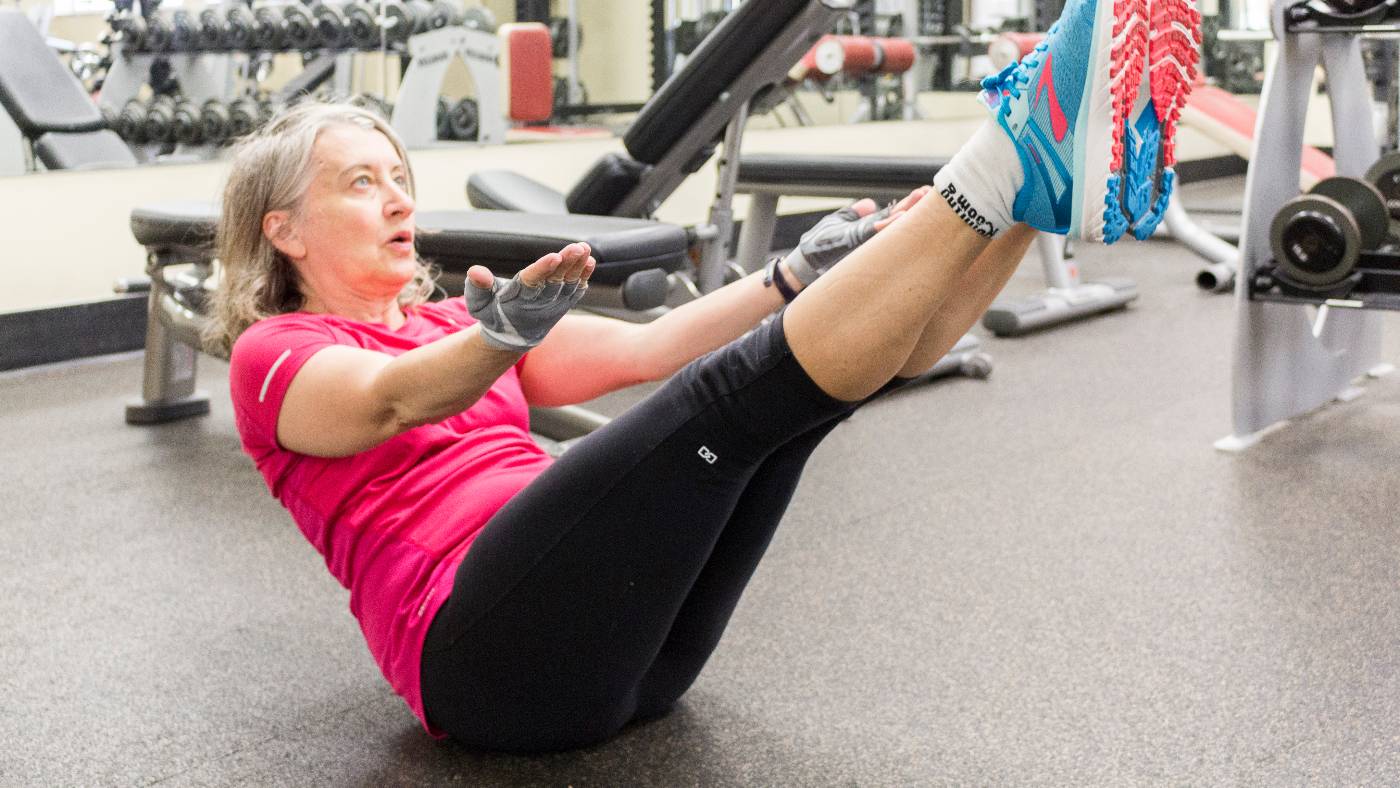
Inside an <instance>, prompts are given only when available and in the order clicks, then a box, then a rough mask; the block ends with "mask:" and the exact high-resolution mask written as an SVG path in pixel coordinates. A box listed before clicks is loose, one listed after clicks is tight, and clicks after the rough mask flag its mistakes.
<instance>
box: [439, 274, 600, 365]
mask: <svg viewBox="0 0 1400 788" xmlns="http://www.w3.org/2000/svg"><path fill="white" fill-rule="evenodd" d="M586 290H588V285H587V284H584V283H582V282H545V283H544V284H542V285H539V286H537V287H530V286H529V285H527V284H525V283H524V282H522V281H521V280H520V274H516V275H515V276H513V277H511V278H510V279H503V278H501V277H499V276H498V277H496V278H495V281H494V282H492V283H491V289H490V290H486V289H483V288H480V287H477V286H476V285H474V284H472V283H471V281H470V280H468V281H467V290H466V293H464V295H465V296H466V299H467V311H468V312H470V313H471V316H472V317H474V318H476V319H477V321H479V322H480V323H481V336H482V337H483V338H484V339H485V340H486V344H488V345H490V346H491V347H494V348H498V349H500V350H513V351H516V352H520V353H523V352H525V351H526V350H529V349H530V348H532V347H534V346H535V345H538V344H539V343H540V342H542V341H543V340H544V337H545V335H546V334H548V333H549V330H550V329H551V328H554V324H555V323H558V322H559V319H560V318H562V317H563V316H564V315H565V313H567V312H568V311H569V310H570V309H573V308H574V305H575V304H577V303H578V302H579V299H581V298H583V294H584V292H585V291H586Z"/></svg>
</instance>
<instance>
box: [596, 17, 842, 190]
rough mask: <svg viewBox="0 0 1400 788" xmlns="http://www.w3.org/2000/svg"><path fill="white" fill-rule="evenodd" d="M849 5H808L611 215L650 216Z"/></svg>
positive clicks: (645, 175)
mask: <svg viewBox="0 0 1400 788" xmlns="http://www.w3.org/2000/svg"><path fill="white" fill-rule="evenodd" d="M849 6H850V3H849V2H848V1H847V0H819V1H818V2H813V3H809V4H808V5H807V7H806V8H804V9H803V10H802V11H801V12H799V13H798V14H797V15H796V16H795V17H793V19H792V21H791V22H789V23H788V24H787V26H786V27H784V28H783V31H782V32H781V33H780V34H779V35H778V36H777V38H775V39H774V43H773V44H771V45H770V46H769V47H768V48H767V49H765V50H764V51H763V53H762V54H761V55H759V56H758V57H757V58H755V59H754V61H753V62H752V63H750V64H749V65H748V67H747V68H745V69H744V71H743V73H741V74H740V75H739V77H738V78H737V79H736V80H734V82H733V83H732V84H731V85H730V86H729V88H728V89H727V90H726V91H725V92H724V93H722V94H720V97H719V100H718V101H716V102H715V103H714V104H713V105H711V107H710V109H709V110H708V111H707V112H706V113H705V114H704V115H702V116H701V117H700V119H699V120H698V121H697V122H696V123H694V124H693V125H692V126H691V127H690V129H689V130H688V131H686V133H685V134H684V135H682V137H681V138H680V139H679V140H677V141H676V144H674V145H672V146H671V149H670V150H669V151H667V152H666V155H665V156H663V157H662V158H661V161H659V162H656V165H655V166H654V167H652V168H650V169H649V170H647V172H646V173H645V174H644V175H642V177H641V179H640V181H639V182H638V183H637V185H636V186H635V187H633V189H632V190H631V191H630V192H629V193H628V194H627V196H626V197H624V198H623V199H622V201H621V202H620V203H619V204H618V206H617V208H616V209H614V210H613V214H614V215H616V216H651V215H652V213H653V212H655V211H656V209H657V207H658V206H660V205H661V202H662V201H663V200H664V199H666V197H668V196H670V194H671V193H672V192H674V191H675V190H676V187H678V186H680V184H681V182H682V181H684V180H685V179H686V178H687V177H689V176H690V173H689V172H686V166H687V165H689V164H690V163H691V162H692V161H694V159H695V154H696V152H697V151H699V150H701V149H702V148H704V147H705V146H706V145H708V144H710V143H711V142H713V141H714V140H715V139H717V138H718V137H719V135H720V132H721V131H723V130H724V128H725V127H726V126H729V125H730V123H731V121H732V120H733V118H734V117H735V116H736V115H737V114H738V113H739V111H740V109H741V108H742V107H743V106H744V105H745V104H747V103H748V102H749V100H750V99H751V98H752V97H753V96H754V94H755V93H757V92H758V91H759V90H760V89H762V88H763V87H764V86H765V85H769V84H772V83H773V82H774V81H775V78H778V77H781V75H782V74H784V73H786V72H787V69H788V68H789V67H790V66H791V65H792V64H793V63H796V62H797V61H798V60H799V59H801V57H802V55H803V53H804V52H805V51H806V45H807V36H806V32H807V31H809V30H822V29H825V28H826V26H827V25H829V24H831V23H832V22H833V21H835V19H836V17H837V16H838V15H840V13H841V12H843V11H845V10H847V9H848V8H849Z"/></svg>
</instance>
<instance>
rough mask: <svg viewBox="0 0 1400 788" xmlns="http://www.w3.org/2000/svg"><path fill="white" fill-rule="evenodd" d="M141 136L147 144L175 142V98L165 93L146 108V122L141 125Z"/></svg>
mask: <svg viewBox="0 0 1400 788" xmlns="http://www.w3.org/2000/svg"><path fill="white" fill-rule="evenodd" d="M141 136H143V137H145V138H146V142H174V141H175V97H174V96H172V95H170V94H168V93H165V94H162V95H159V96H156V97H155V98H154V99H152V100H151V103H150V104H149V105H147V107H146V120H145V122H143V123H142V124H141Z"/></svg>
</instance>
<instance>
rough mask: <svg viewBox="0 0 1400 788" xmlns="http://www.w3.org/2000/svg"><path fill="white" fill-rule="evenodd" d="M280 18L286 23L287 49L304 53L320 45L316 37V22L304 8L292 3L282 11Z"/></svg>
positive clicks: (299, 4)
mask: <svg viewBox="0 0 1400 788" xmlns="http://www.w3.org/2000/svg"><path fill="white" fill-rule="evenodd" d="M282 18H283V19H284V20H286V23H287V25H286V28H285V32H286V42H287V48H288V49H299V50H302V51H306V50H308V49H315V48H316V47H317V46H319V45H320V38H319V37H318V36H317V35H316V20H314V19H312V18H311V13H310V12H309V11H308V10H307V8H306V6H304V5H302V4H301V3H292V4H291V5H288V6H286V7H285V8H284V9H283V11H282Z"/></svg>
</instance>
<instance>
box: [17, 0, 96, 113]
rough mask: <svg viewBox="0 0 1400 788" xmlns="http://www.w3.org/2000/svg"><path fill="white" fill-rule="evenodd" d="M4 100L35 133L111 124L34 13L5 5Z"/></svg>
mask: <svg viewBox="0 0 1400 788" xmlns="http://www.w3.org/2000/svg"><path fill="white" fill-rule="evenodd" d="M0 106H3V107H4V108H5V110H6V111H8V112H9V113H10V117H11V118H14V121H15V125H16V126H19V129H20V131H22V132H23V133H24V136H26V137H29V138H31V139H33V138H36V137H38V136H40V135H42V134H44V133H46V132H50V131H70V132H72V131H95V130H97V129H101V128H104V127H105V126H106V123H105V122H104V121H103V119H102V113H101V112H99V111H98V109H97V106H96V105H95V104H93V103H92V100H91V99H89V98H88V96H87V93H86V92H85V91H84V90H83V86H82V83H80V82H78V78H77V77H75V76H73V73H72V72H71V71H69V70H68V69H67V68H65V67H64V66H63V62H62V61H60V60H59V59H58V55H56V54H54V52H53V51H52V50H50V49H49V47H48V45H47V44H46V43H45V42H44V37H43V36H41V35H39V31H38V30H37V29H35V27H34V25H33V24H31V23H30V21H29V18H28V17H26V16H25V15H24V14H22V13H20V12H19V11H14V10H0Z"/></svg>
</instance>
